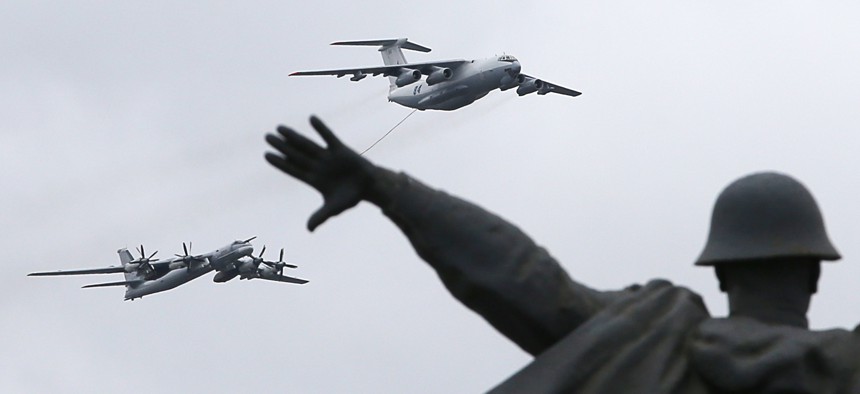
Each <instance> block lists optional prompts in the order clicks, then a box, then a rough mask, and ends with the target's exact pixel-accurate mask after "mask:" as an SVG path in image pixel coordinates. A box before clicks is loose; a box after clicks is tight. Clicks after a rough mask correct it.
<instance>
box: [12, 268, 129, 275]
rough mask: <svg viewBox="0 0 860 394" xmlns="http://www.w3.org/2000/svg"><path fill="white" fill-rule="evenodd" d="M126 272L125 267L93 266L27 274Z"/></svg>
mask: <svg viewBox="0 0 860 394" xmlns="http://www.w3.org/2000/svg"><path fill="white" fill-rule="evenodd" d="M117 272H125V268H123V267H107V268H91V269H82V270H71V271H51V272H33V273H31V274H27V276H55V275H90V274H115V273H117Z"/></svg>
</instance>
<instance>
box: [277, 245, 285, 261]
mask: <svg viewBox="0 0 860 394" xmlns="http://www.w3.org/2000/svg"><path fill="white" fill-rule="evenodd" d="M278 261H284V248H281V257H280V258H279V259H278Z"/></svg>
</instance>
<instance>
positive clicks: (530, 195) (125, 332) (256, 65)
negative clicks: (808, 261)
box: [0, 0, 860, 393]
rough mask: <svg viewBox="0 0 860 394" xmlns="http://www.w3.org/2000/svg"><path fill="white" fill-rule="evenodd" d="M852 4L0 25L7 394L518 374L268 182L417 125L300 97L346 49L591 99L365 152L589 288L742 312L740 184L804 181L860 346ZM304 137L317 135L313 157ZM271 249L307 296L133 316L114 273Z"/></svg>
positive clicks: (529, 7)
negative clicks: (315, 123) (735, 213)
mask: <svg viewBox="0 0 860 394" xmlns="http://www.w3.org/2000/svg"><path fill="white" fill-rule="evenodd" d="M858 16H860V5H858V4H857V2H850V1H796V0H789V1H774V0H766V1H756V2H749V1H721V2H712V1H711V2H705V1H680V0H671V1H670V0H656V1H651V2H637V1H615V2H605V1H576V2H556V1H535V2H530V3H528V4H526V3H523V2H515V1H495V2H470V3H463V2H454V1H448V0H441V1H436V2H433V3H427V4H420V5H419V4H411V5H410V4H403V5H398V6H397V7H394V8H392V4H391V3H390V2H377V1H363V2H347V1H332V2H325V3H322V2H318V3H314V4H313V5H312V6H311V3H307V4H304V3H298V2H283V1H246V2H241V3H240V2H226V1H213V2H206V3H205V4H204V3H203V2H168V1H148V2H103V1H77V2H46V1H18V0H7V1H4V2H2V3H0V32H2V33H3V34H0V54H2V61H0V119H2V121H0V184H2V185H3V192H2V193H0V225H2V228H3V234H4V236H3V237H0V250H2V251H3V256H4V258H3V260H4V266H5V269H4V270H3V273H2V274H0V313H2V319H0V338H2V339H0V391H2V392H28V393H56V392H118V391H123V392H130V393H141V392H153V391H154V392H163V393H181V392H204V391H205V392H228V391H236V390H242V391H246V392H285V391H290V392H299V393H347V392H348V393H403V392H409V393H440V392H444V393H473V392H482V391H485V390H487V389H489V388H491V387H493V386H494V385H495V384H497V383H499V382H501V381H502V380H504V379H505V378H506V377H508V376H510V375H511V374H513V373H515V372H516V371H517V370H518V369H520V368H522V367H523V366H524V365H526V364H527V363H528V362H529V361H530V356H529V355H527V354H526V353H525V352H523V351H522V350H520V349H519V348H518V347H517V346H516V345H514V344H513V343H512V342H510V341H508V340H507V339H506V338H504V337H503V336H502V335H500V334H499V333H497V332H496V331H495V330H494V329H493V328H492V327H491V326H490V325H489V324H487V323H486V322H484V321H483V320H482V319H481V318H480V316H478V315H476V314H474V313H473V312H471V311H469V310H468V309H466V308H465V307H464V306H462V305H460V304H459V303H458V302H457V301H456V300H455V299H454V298H453V297H451V296H450V295H449V294H448V293H447V291H446V290H445V288H444V287H443V285H442V284H441V282H440V281H439V280H438V278H437V277H436V275H435V273H434V272H433V271H432V269H430V268H429V267H428V266H427V265H426V264H425V263H424V262H423V261H421V260H420V258H419V257H418V256H417V255H416V254H415V252H414V251H413V250H412V249H411V247H410V246H409V244H408V242H407V240H406V238H405V237H404V236H403V235H402V234H401V233H400V232H399V231H398V229H397V228H396V227H395V226H394V225H393V224H392V223H390V222H389V221H388V220H387V219H386V218H385V217H384V216H383V215H381V213H380V211H379V209H378V208H376V207H374V206H372V205H370V204H366V203H364V204H361V205H359V206H358V207H356V208H355V209H353V210H351V211H348V212H346V213H344V214H342V215H341V216H338V217H336V218H333V219H331V220H330V221H329V222H327V223H325V224H324V225H322V226H321V227H320V228H318V229H317V230H316V231H315V232H314V233H309V232H308V231H307V230H306V228H305V223H306V220H307V218H308V217H309V215H310V214H311V213H312V212H313V211H314V210H316V209H317V208H318V207H319V206H320V204H321V202H322V200H321V198H320V196H319V195H318V194H317V193H316V192H315V191H314V190H312V189H311V188H309V187H307V186H305V185H303V184H301V183H299V182H298V181H296V180H294V179H290V178H288V177H287V176H285V175H283V174H281V173H280V172H278V171H276V170H274V169H273V168H271V167H270V166H269V165H268V164H267V163H266V162H265V161H264V160H263V154H264V152H265V151H266V150H267V146H266V144H265V142H264V140H263V136H264V135H265V133H267V132H270V131H272V130H274V128H275V127H276V126H277V125H279V124H286V125H290V126H292V127H294V128H296V129H298V130H299V131H301V132H304V133H306V134H308V135H313V134H314V133H313V132H312V130H311V128H310V126H309V125H308V123H307V118H308V116H309V115H311V114H317V115H319V116H320V117H321V118H322V119H323V120H324V121H325V122H327V124H328V125H329V126H330V127H331V128H332V129H333V130H334V131H335V133H337V135H338V136H339V137H340V138H341V139H342V140H343V141H344V142H345V143H346V144H348V145H350V146H352V147H353V148H355V149H356V150H359V151H360V150H363V149H365V148H366V147H368V146H370V145H371V144H372V143H373V142H374V141H376V140H377V139H378V138H379V137H381V136H382V135H383V134H384V133H385V132H387V131H388V130H389V129H390V128H391V127H392V126H394V125H395V124H396V123H397V122H399V121H400V120H402V119H403V118H404V117H405V116H406V115H408V114H409V112H410V111H411V110H410V109H408V108H404V107H401V106H398V105H396V104H394V103H389V102H387V100H386V98H385V95H386V93H387V81H386V80H384V79H383V78H367V79H365V80H363V81H360V82H358V83H352V82H350V81H348V80H347V79H337V78H331V77H305V78H299V77H288V74H289V73H290V72H292V71H298V70H313V69H321V68H344V67H357V66H374V65H378V64H381V59H380V57H379V54H378V53H377V52H376V51H375V50H374V49H373V48H362V47H357V48H351V47H330V46H329V45H328V44H329V43H331V42H333V41H339V40H358V39H382V38H397V37H408V38H409V39H410V40H411V41H413V42H416V43H418V44H421V45H425V46H428V47H430V48H433V51H432V52H431V53H427V54H424V53H417V52H406V57H407V59H408V60H410V61H431V60H444V59H452V58H454V59H458V58H462V59H472V58H483V57H491V56H494V55H501V54H510V55H515V56H516V57H517V58H518V59H519V60H520V62H521V64H522V67H523V72H525V73H528V74H530V75H534V76H537V77H540V78H543V79H545V80H548V81H551V82H553V83H556V84H559V85H563V86H566V87H569V88H572V89H575V90H578V91H581V92H583V95H582V96H579V97H576V98H571V97H566V96H561V95H546V96H538V95H528V96H524V97H517V95H516V94H515V93H514V92H513V91H507V92H499V91H495V92H492V93H490V94H489V95H488V96H487V97H485V98H483V99H481V100H479V101H477V102H475V103H474V104H472V105H470V106H467V107H464V108H462V109H459V110H456V111H453V112H436V111H424V112H417V113H415V114H414V115H413V116H411V117H410V118H409V119H407V120H406V121H405V122H404V123H403V124H402V125H401V126H400V127H398V128H397V129H396V130H395V131H394V132H392V134H390V135H389V136H388V137H387V138H386V139H385V140H383V141H382V142H381V143H380V144H378V145H377V146H375V147H374V148H373V149H372V150H370V151H369V152H368V153H367V154H366V157H367V158H368V159H370V160H371V161H373V162H374V163H376V164H378V165H381V166H384V167H386V168H390V169H393V170H397V171H405V172H406V173H408V174H410V175H412V176H414V177H416V178H418V179H420V180H422V181H423V182H425V183H427V184H429V185H432V186H434V187H436V188H440V189H443V190H446V191H448V192H449V193H452V194H455V195H457V196H460V197H462V198H465V199H467V200H469V201H473V202H475V203H477V204H479V205H481V206H483V207H485V208H487V209H488V210H490V211H492V212H495V213H497V214H499V215H501V216H502V217H504V218H506V219H508V220H509V221H511V222H512V223H515V224H517V225H518V226H519V227H520V228H521V229H523V230H524V231H525V232H526V233H527V234H529V235H530V236H531V237H532V238H534V239H535V240H536V241H537V242H538V243H539V244H540V245H542V246H544V247H546V248H547V249H548V250H549V251H550V253H551V254H552V255H553V256H555V257H556V258H557V259H558V260H559V262H560V263H561V264H562V265H563V266H564V267H565V269H566V270H567V271H568V272H569V273H570V275H571V276H572V277H573V278H574V279H575V280H577V281H580V282H582V283H585V284H587V285H589V286H591V287H594V288H597V289H607V290H609V289H619V288H623V287H625V286H627V285H630V284H633V283H644V282H646V281H648V280H650V279H653V278H666V279H669V280H671V281H672V282H674V283H676V284H679V285H683V286H686V287H688V288H690V289H693V290H694V291H696V292H697V293H699V294H701V295H702V296H703V297H704V299H705V302H706V303H707V305H708V308H709V310H710V312H711V313H712V315H714V316H724V315H725V314H726V302H725V296H724V295H723V294H721V293H720V292H719V291H718V288H717V282H716V280H715V277H714V275H713V272H712V271H711V270H709V269H706V268H696V267H693V265H692V263H693V261H694V260H695V259H696V257H697V256H698V254H699V253H700V251H701V248H702V247H703V246H704V242H705V238H706V236H707V230H708V224H709V220H710V211H711V207H712V205H713V202H714V200H715V198H716V196H717V194H718V193H719V192H720V190H722V188H723V187H725V186H726V185H727V184H728V183H730V182H731V181H733V180H734V179H737V178H739V177H741V176H743V175H746V174H748V173H751V172H756V171H763V170H776V171H780V172H784V173H788V174H791V175H793V176H795V177H796V178H798V179H799V180H801V181H802V182H803V183H804V184H805V185H807V186H808V187H809V189H810V190H811V191H812V193H813V194H814V195H815V197H816V199H817V201H818V203H819V205H820V207H821V209H822V211H823V213H824V217H825V222H826V225H827V229H828V232H829V233H830V236H831V239H832V240H833V242H834V243H835V245H836V247H837V248H838V249H839V251H840V252H841V253H842V255H843V256H844V258H843V260H842V261H840V262H838V263H836V264H826V265H825V266H824V267H823V270H822V278H821V282H820V284H819V293H818V294H817V295H816V296H815V297H814V298H813V303H812V307H811V310H810V313H809V317H810V321H811V325H812V327H813V328H814V329H828V328H853V327H855V326H856V325H857V324H858V323H860V312H858V311H860V292H858V291H856V289H857V283H858V281H860V206H858V204H857V203H856V202H857V201H860V178H858V175H857V168H858V165H860V158H858V155H857V151H858V146H860V138H858V136H857V130H858V126H860V111H858V110H857V109H858V108H859V107H860V96H858V95H857V92H858V91H860V74H858V73H857V70H860V51H858V48H857V42H860V27H858V25H857V23H856V21H857V19H858ZM313 138H315V139H317V140H318V138H316V136H315V135H313ZM251 236H257V237H258V238H257V239H256V240H255V241H254V244H255V245H256V247H257V248H258V250H259V248H260V247H262V245H266V246H267V256H266V257H269V258H275V257H276V255H277V251H278V249H280V248H282V247H283V248H285V258H286V259H287V261H288V262H290V263H293V264H297V265H299V268H298V269H296V270H294V271H291V274H293V275H294V276H298V277H302V278H305V279H308V280H310V283H308V284H306V285H303V286H296V285H290V284H284V283H275V282H266V281H261V280H259V281H238V280H237V281H231V282H228V283H224V284H215V283H213V282H212V281H211V276H212V275H211V274H210V275H209V276H206V277H203V278H200V279H197V280H195V281H193V282H191V283H188V284H186V285H184V286H181V287H179V288H177V289H174V290H171V291H168V292H165V293H161V294H157V295H152V296H148V297H145V298H143V299H140V300H136V301H133V302H129V301H123V300H122V298H123V289H122V288H117V287H114V288H103V289H84V290H82V289H80V286H82V285H85V284H90V283H98V282H106V281H114V280H119V279H118V278H116V277H115V276H93V277H62V278H33V277H26V274H27V273H29V272H33V271H45V270H59V269H76V268H89V267H103V266H109V265H116V264H118V259H117V256H116V253H115V252H116V250H117V249H119V248H122V247H128V248H130V249H133V247H134V246H136V245H140V244H143V245H145V247H146V249H147V251H155V250H158V251H159V253H158V255H157V257H162V258H166V257H168V256H171V255H172V254H174V253H181V250H182V242H193V247H192V251H193V252H195V253H203V252H206V251H210V250H214V249H216V248H218V247H220V246H222V245H225V244H227V243H229V242H231V241H232V240H234V239H245V238H249V237H251Z"/></svg>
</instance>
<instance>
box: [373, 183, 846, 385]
mask: <svg viewBox="0 0 860 394" xmlns="http://www.w3.org/2000/svg"><path fill="white" fill-rule="evenodd" d="M383 178H384V182H385V185H383V187H385V189H386V191H387V192H388V193H389V195H390V196H392V199H391V200H390V202H389V203H387V204H385V205H384V206H382V209H383V212H384V213H385V215H386V216H388V217H389V218H390V219H391V220H392V221H394V222H395V223H396V224H397V226H398V227H400V229H401V230H402V231H403V233H404V234H405V235H406V236H407V237H408V238H409V240H410V242H411V243H412V245H413V247H414V248H415V250H416V251H417V252H418V254H419V255H420V256H421V258H423V259H424V260H425V261H427V262H428V263H429V264H430V265H431V266H432V267H433V268H434V269H435V270H436V272H437V274H438V275H439V277H440V278H441V279H442V282H443V283H444V284H445V286H446V287H447V288H448V290H449V291H450V292H451V294H452V295H454V297H456V298H457V299H458V300H460V301H461V302H462V303H463V304H464V305H466V306H467V307H469V308H470V309H472V310H474V311H475V312H477V313H479V314H480V315H481V316H482V317H483V318H484V319H486V320H487V321H488V322H489V323H490V324H491V325H492V326H493V327H495V328H496V329H497V330H498V331H499V332H501V333H502V334H504V335H505V336H507V337H508V338H509V339H511V340H512V341H514V342H515V343H516V344H517V345H519V346H520V347H521V348H522V349H523V350H525V351H527V352H529V353H530V354H532V355H533V356H534V357H535V360H534V361H533V362H532V363H530V364H529V365H527V366H526V367H525V368H523V369H522V370H521V371H519V372H518V373H516V374H514V375H513V376H512V377H510V378H509V379H508V380H506V381H505V382H502V383H501V384H500V385H498V386H497V387H496V388H494V389H493V391H492V392H493V393H582V394H591V393H594V394H597V393H601V394H612V393H648V394H661V393H667V394H669V393H679V394H680V393H684V394H697V393H839V394H843V393H844V394H860V385H858V383H857V382H856V381H857V380H858V378H857V376H858V372H857V371H858V370H860V362H858V359H860V357H858V356H857V355H860V345H858V344H860V339H858V333H857V332H856V330H855V332H854V333H851V332H847V331H845V330H831V331H827V332H810V331H806V330H801V329H796V328H790V327H779V328H778V330H772V328H773V326H766V325H763V324H761V323H757V322H753V321H749V320H746V319H724V320H715V319H711V318H710V317H709V314H708V311H707V309H706V308H705V306H704V304H703V303H702V300H701V298H700V297H699V296H698V295H696V294H695V293H693V292H691V291H689V290H687V289H685V288H683V287H679V286H674V285H672V284H671V283H669V282H667V281H663V280H654V281H651V282H649V283H648V284H646V285H645V286H631V287H628V288H626V289H624V290H621V291H597V290H594V289H591V288H588V287H586V286H584V285H582V284H580V283H578V282H575V281H573V280H572V279H571V278H570V277H569V276H568V274H567V272H565V270H564V269H563V268H561V266H560V265H559V264H558V262H557V261H556V260H555V259H554V258H552V256H550V255H549V253H547V251H546V250H545V249H543V248H541V247H539V246H537V245H536V244H535V243H534V242H533V241H532V240H531V238H529V237H528V236H527V235H525V234H524V233H523V232H522V231H520V230H519V229H518V228H517V227H515V226H513V225H512V224H510V223H508V222H506V221H505V220H503V219H501V218H499V217H497V216H496V215H493V214H492V213H489V212H487V211H485V210H484V209H482V208H480V207H478V206H475V205H473V204H470V203H468V202H466V201H463V200H461V199H458V198H455V197H452V196H449V195H448V194H446V193H444V192H441V191H437V190H433V189H431V188H428V187H426V186H424V185H423V184H421V183H419V182H417V181H415V180H413V179H412V178H410V177H408V176H406V175H405V174H394V173H387V176H385V177H383ZM750 327H753V328H750ZM745 329H746V330H753V331H756V332H761V333H767V334H760V335H747V336H739V335H738V333H739V332H742V331H743V330H745ZM739 330H740V331H739ZM798 338H799V339H802V340H800V341H798Z"/></svg>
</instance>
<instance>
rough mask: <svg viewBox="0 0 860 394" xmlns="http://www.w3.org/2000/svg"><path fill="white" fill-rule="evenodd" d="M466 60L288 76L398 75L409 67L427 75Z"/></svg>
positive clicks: (299, 72)
mask: <svg viewBox="0 0 860 394" xmlns="http://www.w3.org/2000/svg"><path fill="white" fill-rule="evenodd" d="M465 63H466V61H465V60H462V59H455V60H443V61H437V62H423V63H406V64H396V65H390V66H377V67H362V68H341V69H336V70H317V71H296V72H294V73H291V74H290V76H299V75H335V76H337V77H338V78H340V77H343V76H345V75H347V74H352V75H355V76H358V75H365V74H369V75H372V76H374V77H375V76H377V75H380V74H382V75H383V76H386V77H388V76H392V75H399V74H400V72H401V70H403V69H410V70H419V71H421V73H422V74H424V75H427V74H430V73H431V72H433V71H434V70H435V68H436V67H440V68H451V69H456V68H457V67H460V66H461V65H463V64H465Z"/></svg>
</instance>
